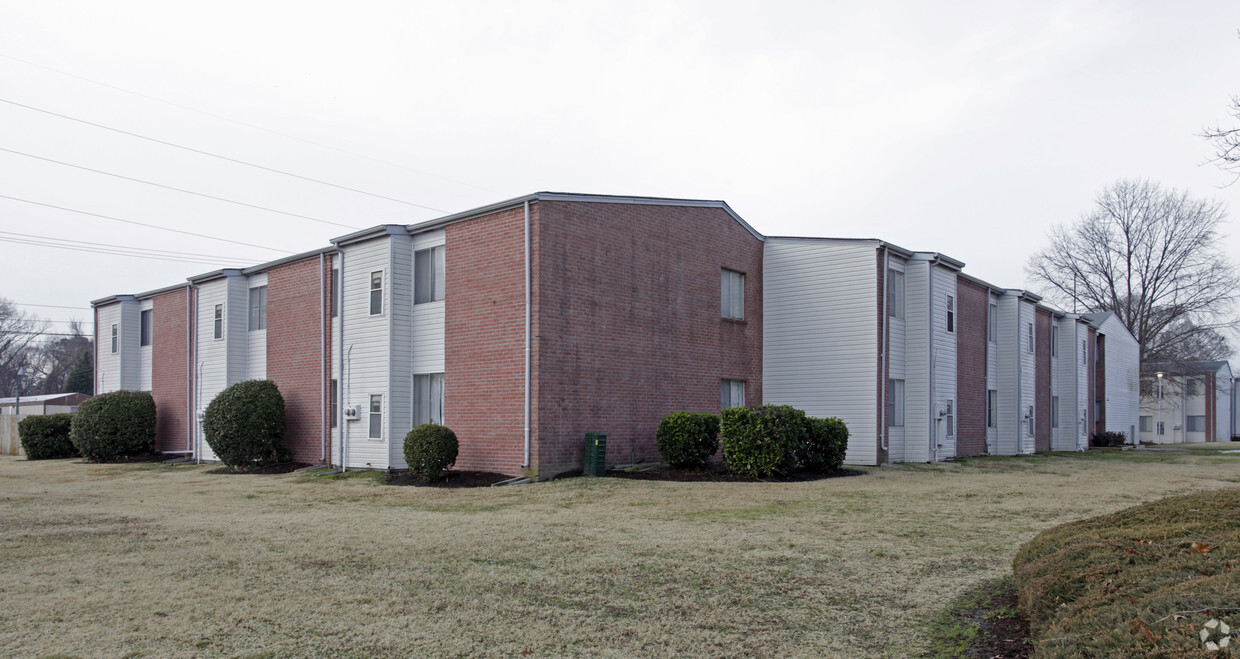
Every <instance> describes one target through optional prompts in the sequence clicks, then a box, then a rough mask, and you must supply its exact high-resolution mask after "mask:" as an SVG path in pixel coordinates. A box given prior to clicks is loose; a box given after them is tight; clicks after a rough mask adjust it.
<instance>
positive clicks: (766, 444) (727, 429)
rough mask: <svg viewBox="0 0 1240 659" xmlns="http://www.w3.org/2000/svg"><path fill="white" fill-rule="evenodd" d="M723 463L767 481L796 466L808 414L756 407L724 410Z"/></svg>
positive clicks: (778, 407) (785, 408)
mask: <svg viewBox="0 0 1240 659" xmlns="http://www.w3.org/2000/svg"><path fill="white" fill-rule="evenodd" d="M720 416H721V417H722V419H721V422H720V427H721V428H722V431H723V460H724V462H725V463H727V465H728V469H730V470H732V471H734V472H736V473H738V474H745V475H748V476H755V477H758V478H764V477H768V476H774V475H776V474H782V473H785V472H787V471H788V470H790V469H792V468H793V467H794V466H796V450H797V447H798V446H800V444H801V441H802V436H803V434H804V433H805V413H804V412H802V411H801V410H798V409H797V408H795V407H792V406H789V405H756V406H754V407H732V408H728V409H726V410H724V411H723V412H722V413H721V414H720Z"/></svg>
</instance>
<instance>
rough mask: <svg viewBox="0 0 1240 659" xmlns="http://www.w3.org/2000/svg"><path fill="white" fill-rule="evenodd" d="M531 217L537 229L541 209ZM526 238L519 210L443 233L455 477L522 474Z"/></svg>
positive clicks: (447, 420)
mask: <svg viewBox="0 0 1240 659" xmlns="http://www.w3.org/2000/svg"><path fill="white" fill-rule="evenodd" d="M530 212H531V215H532V217H531V223H533V222H534V218H536V217H537V213H538V205H537V204H531V210H530ZM524 231H525V230H524V213H523V210H522V209H521V208H514V209H510V210H505V211H500V212H497V213H493V214H490V215H486V216H483V217H479V218H475V219H471V220H468V221H465V222H458V223H456V224H452V225H449V226H448V227H447V228H446V229H445V262H444V268H445V274H444V314H445V317H444V351H445V352H444V424H445V425H447V426H448V427H450V428H452V430H453V431H454V432H456V435H457V439H458V440H459V441H460V451H459V454H458V455H457V459H456V469H461V470H474V471H491V472H497V473H502V474H514V475H515V474H520V473H521V472H522V469H521V464H522V462H523V460H524V423H525V419H524V399H525V389H524V382H525V233H524Z"/></svg>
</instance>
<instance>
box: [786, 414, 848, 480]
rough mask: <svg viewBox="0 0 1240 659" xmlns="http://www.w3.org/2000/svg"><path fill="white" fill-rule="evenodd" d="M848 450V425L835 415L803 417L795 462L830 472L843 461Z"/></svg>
mask: <svg viewBox="0 0 1240 659" xmlns="http://www.w3.org/2000/svg"><path fill="white" fill-rule="evenodd" d="M847 450H848V426H847V425H845V424H844V422H843V421H841V420H839V419H837V418H836V417H828V418H826V419H818V418H815V417H812V416H811V417H805V432H804V433H803V434H802V436H801V443H800V444H799V445H798V446H797V451H796V456H797V464H799V465H800V466H802V467H804V468H806V469H809V470H810V471H818V472H822V473H831V472H833V471H835V470H836V469H839V468H840V465H841V464H843V463H844V452H845V451H847Z"/></svg>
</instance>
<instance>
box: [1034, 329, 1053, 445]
mask: <svg viewBox="0 0 1240 659" xmlns="http://www.w3.org/2000/svg"><path fill="white" fill-rule="evenodd" d="M1034 335H1035V336H1036V337H1037V338H1036V339H1035V340H1034V355H1033V356H1034V361H1035V363H1036V366H1035V368H1034V371H1033V386H1034V389H1033V391H1034V400H1033V404H1034V408H1035V409H1034V424H1033V450H1034V451H1037V452H1039V453H1040V452H1042V451H1049V450H1051V312H1050V311H1047V310H1046V309H1042V308H1038V310H1037V313H1036V314H1035V317H1034Z"/></svg>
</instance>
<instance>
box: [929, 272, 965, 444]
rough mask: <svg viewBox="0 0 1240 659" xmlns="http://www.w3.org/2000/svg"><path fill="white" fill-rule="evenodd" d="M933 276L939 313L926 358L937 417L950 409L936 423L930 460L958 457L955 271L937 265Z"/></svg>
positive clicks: (932, 290)
mask: <svg viewBox="0 0 1240 659" xmlns="http://www.w3.org/2000/svg"><path fill="white" fill-rule="evenodd" d="M930 276H931V283H932V289H931V296H932V297H931V299H933V300H934V306H935V310H936V316H937V318H935V320H934V322H933V323H932V324H931V328H932V331H933V335H934V336H933V343H932V344H931V346H930V355H929V356H928V358H927V359H928V363H929V366H930V381H931V382H930V384H931V403H932V405H931V410H932V411H933V412H934V414H935V416H936V417H938V411H939V410H947V415H946V416H943V417H939V418H938V419H937V420H936V421H934V422H933V423H934V427H933V428H932V430H931V441H932V442H933V443H934V446H933V448H934V449H935V450H934V452H933V453H934V454H933V455H930V456H927V459H928V460H951V459H953V458H955V457H956V433H955V421H956V419H955V408H954V401H955V400H956V350H957V345H958V343H957V341H956V334H955V320H956V295H957V292H956V272H955V271H954V270H952V269H950V268H945V267H943V266H935V267H933V268H932V269H931V271H930ZM945 310H946V313H944V311H945Z"/></svg>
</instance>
